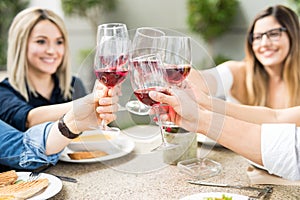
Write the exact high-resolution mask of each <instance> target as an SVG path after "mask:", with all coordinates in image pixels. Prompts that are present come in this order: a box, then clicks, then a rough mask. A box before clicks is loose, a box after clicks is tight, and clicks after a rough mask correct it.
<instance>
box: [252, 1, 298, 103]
mask: <svg viewBox="0 0 300 200" xmlns="http://www.w3.org/2000/svg"><path fill="white" fill-rule="evenodd" d="M267 16H273V17H274V18H275V19H276V20H277V21H278V23H279V24H280V25H281V26H282V27H285V28H286V29H287V31H286V33H287V35H288V37H289V41H290V50H289V53H288V55H287V57H286V59H285V61H284V65H283V70H282V75H281V76H282V79H283V81H284V82H285V83H286V85H287V88H288V94H289V96H288V97H283V98H289V99H288V102H289V103H288V107H291V106H296V105H300V85H299V81H300V52H299V51H300V49H299V43H300V28H299V20H298V16H297V14H296V13H295V12H294V11H292V10H291V9H289V8H287V7H285V6H282V5H276V6H272V7H268V8H267V9H265V10H263V11H262V12H261V13H259V14H258V15H257V16H256V17H255V19H254V21H253V23H252V25H251V26H250V27H249V30H248V33H247V42H246V61H247V63H248V66H247V76H246V89H247V97H248V98H247V99H248V102H247V104H249V105H258V106H266V103H267V96H268V89H267V84H268V81H269V75H268V73H267V72H266V70H265V68H264V66H263V65H262V64H261V63H260V62H259V61H258V60H257V58H256V57H255V54H254V52H253V49H252V44H251V37H252V33H253V29H254V25H255V23H256V21H257V20H259V19H262V18H264V17H267Z"/></svg>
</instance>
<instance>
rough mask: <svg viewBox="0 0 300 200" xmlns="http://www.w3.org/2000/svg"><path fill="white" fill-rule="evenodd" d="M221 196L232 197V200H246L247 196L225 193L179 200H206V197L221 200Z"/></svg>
mask: <svg viewBox="0 0 300 200" xmlns="http://www.w3.org/2000/svg"><path fill="white" fill-rule="evenodd" d="M222 195H225V196H226V197H232V200H248V197H247V196H244V195H239V194H231V193H225V192H208V193H197V194H193V195H190V196H186V197H184V198H181V200H202V199H204V198H208V197H215V198H221V197H222Z"/></svg>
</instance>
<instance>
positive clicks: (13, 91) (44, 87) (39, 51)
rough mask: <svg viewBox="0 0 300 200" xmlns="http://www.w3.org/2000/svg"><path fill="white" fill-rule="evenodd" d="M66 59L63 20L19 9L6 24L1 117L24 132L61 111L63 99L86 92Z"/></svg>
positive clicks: (45, 12) (43, 12)
mask: <svg viewBox="0 0 300 200" xmlns="http://www.w3.org/2000/svg"><path fill="white" fill-rule="evenodd" d="M69 59H70V56H69V43H68V35H67V31H66V27H65V25H64V22H63V20H62V19H61V18H60V17H59V16H58V15H57V14H55V13H54V12H52V11H50V10H47V9H41V8H28V9H25V10H23V11H21V12H20V13H19V14H18V15H17V16H16V17H15V18H14V20H13V22H12V24H11V26H10V29H9V37H8V51H7V71H8V78H6V79H5V80H3V81H2V82H1V83H0V94H1V95H0V102H1V105H0V110H1V111H0V119H1V120H3V121H5V122H7V123H9V124H10V125H12V126H14V127H16V128H18V129H19V130H22V131H24V130H26V129H27V128H29V127H31V126H33V125H36V124H39V123H41V122H45V121H55V120H57V119H58V118H59V117H60V116H61V115H62V114H63V113H66V112H67V111H68V110H69V109H70V105H71V104H70V103H67V102H70V101H71V100H72V99H73V98H76V97H80V96H83V95H84V94H85V90H84V87H83V84H82V82H81V81H80V80H79V79H78V78H75V77H72V76H71V66H70V60H69ZM75 92H76V94H75Z"/></svg>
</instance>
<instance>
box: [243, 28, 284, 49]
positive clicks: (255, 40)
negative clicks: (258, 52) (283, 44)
mask: <svg viewBox="0 0 300 200" xmlns="http://www.w3.org/2000/svg"><path fill="white" fill-rule="evenodd" d="M284 31H287V29H286V28H284V27H280V28H274V29H271V30H269V31H266V32H264V33H254V34H253V33H252V34H251V35H250V37H249V42H250V44H252V45H260V43H261V41H262V38H263V36H264V35H266V36H267V38H268V39H270V40H271V41H278V40H279V39H280V37H281V32H284Z"/></svg>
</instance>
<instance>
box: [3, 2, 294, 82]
mask: <svg viewBox="0 0 300 200" xmlns="http://www.w3.org/2000/svg"><path fill="white" fill-rule="evenodd" d="M187 2H188V0H117V4H116V5H117V7H116V9H115V10H114V11H112V12H109V13H104V14H100V15H99V16H100V17H99V19H96V21H97V22H98V24H102V23H107V22H122V23H125V24H127V27H128V29H129V30H131V31H134V30H135V29H136V28H138V27H142V26H150V27H160V28H164V29H171V30H174V31H179V32H181V33H184V34H186V35H189V36H191V37H192V38H193V40H194V43H197V45H198V46H201V47H202V48H204V49H207V43H206V42H205V41H204V40H203V38H202V37H201V35H200V34H196V33H192V32H191V31H190V30H189V26H188V23H187V18H188V8H187ZM274 4H283V5H288V6H290V7H292V5H291V3H290V1H288V0H286V1H284V0H268V1H261V0H252V1H248V0H239V5H238V12H237V14H236V16H235V18H234V20H233V21H232V25H231V26H230V28H229V30H228V31H227V32H226V33H225V34H223V35H222V36H220V37H219V38H217V39H216V40H214V41H213V43H212V49H213V51H214V54H216V55H217V54H220V55H222V56H224V57H226V58H227V59H235V60H241V59H243V57H244V41H245V34H246V30H247V27H248V25H249V23H250V22H251V21H252V19H253V18H254V16H255V15H256V13H257V12H259V11H261V10H262V9H264V8H265V7H267V6H270V5H274ZM30 6H41V7H46V8H49V9H52V10H54V11H55V12H57V13H58V14H60V15H61V16H62V17H63V18H64V20H65V23H66V25H67V29H68V32H69V39H70V45H71V57H72V68H73V71H74V73H78V72H79V70H80V66H81V64H82V62H83V59H84V58H85V57H86V56H87V53H88V52H89V51H91V50H92V49H93V48H94V47H95V44H96V33H95V30H96V28H95V27H92V25H91V23H90V21H89V20H87V18H83V17H78V16H73V15H72V16H69V15H66V14H64V13H63V9H62V7H61V1H60V0H42V1H41V0H31V3H30ZM208 54H209V53H207V54H205V53H203V52H199V51H197V49H194V51H193V63H194V65H195V66H196V67H197V68H208V67H212V66H205V64H203V58H204V57H208V56H211V55H208ZM79 73H80V72H79ZM3 76H5V71H4V72H2V73H1V75H0V78H1V79H2V77H3Z"/></svg>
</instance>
